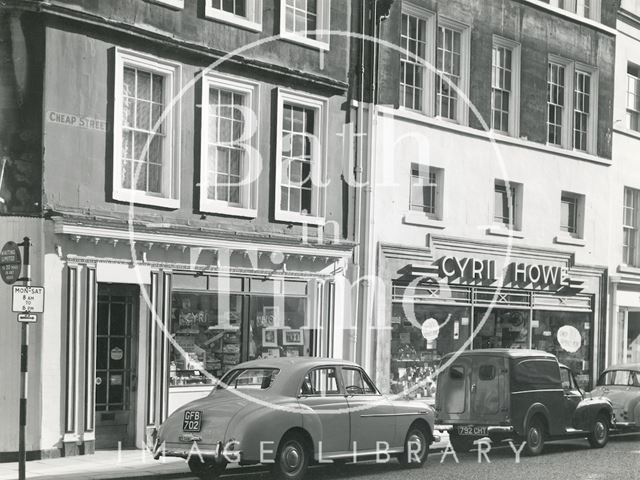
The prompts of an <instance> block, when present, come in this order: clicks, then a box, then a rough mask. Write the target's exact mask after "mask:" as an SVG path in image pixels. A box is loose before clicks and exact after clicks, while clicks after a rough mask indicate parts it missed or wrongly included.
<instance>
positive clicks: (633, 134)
mask: <svg viewBox="0 0 640 480" xmlns="http://www.w3.org/2000/svg"><path fill="white" fill-rule="evenodd" d="M613 131H614V132H615V133H621V134H622V135H627V136H628V137H632V138H636V139H638V140H640V132H637V131H636V130H631V129H630V128H626V127H613Z"/></svg>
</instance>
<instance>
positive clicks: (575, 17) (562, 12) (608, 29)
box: [525, 0, 617, 35]
mask: <svg viewBox="0 0 640 480" xmlns="http://www.w3.org/2000/svg"><path fill="white" fill-rule="evenodd" d="M525 1H526V3H529V4H531V5H535V6H536V7H539V8H541V9H544V10H547V11H549V12H553V13H555V14H556V15H560V16H563V17H565V18H570V19H571V20H574V21H576V22H579V23H582V24H584V25H588V26H590V27H593V28H597V29H598V30H602V31H603V32H607V33H609V34H611V35H616V33H617V32H616V30H615V29H613V28H611V27H607V26H606V25H604V24H602V23H600V22H598V21H596V20H592V19H590V18H586V17H582V16H580V15H577V14H575V13H572V12H569V11H567V10H563V9H561V8H557V7H552V6H551V5H549V4H548V3H546V2H543V1H540V0H525Z"/></svg>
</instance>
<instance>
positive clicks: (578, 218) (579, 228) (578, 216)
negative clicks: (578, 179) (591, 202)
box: [558, 190, 585, 239]
mask: <svg viewBox="0 0 640 480" xmlns="http://www.w3.org/2000/svg"><path fill="white" fill-rule="evenodd" d="M564 198H570V199H571V200H573V201H574V203H575V208H576V212H575V229H576V231H575V232H566V231H564V230H562V208H561V209H560V221H559V227H560V233H559V235H558V236H559V237H560V238H561V237H569V238H578V239H583V238H584V212H585V196H584V195H582V194H580V193H574V192H568V191H564V190H563V191H562V192H561V194H560V204H561V205H562V203H563V199H564Z"/></svg>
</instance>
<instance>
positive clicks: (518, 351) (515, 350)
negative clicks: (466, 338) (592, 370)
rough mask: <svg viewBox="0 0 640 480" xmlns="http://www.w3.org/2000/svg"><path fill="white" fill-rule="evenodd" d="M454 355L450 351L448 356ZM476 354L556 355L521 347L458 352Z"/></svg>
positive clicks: (464, 354) (501, 355)
mask: <svg viewBox="0 0 640 480" xmlns="http://www.w3.org/2000/svg"><path fill="white" fill-rule="evenodd" d="M451 355H454V354H452V353H450V354H449V356H451ZM476 355H488V356H494V357H495V356H500V357H508V358H524V357H542V358H553V359H555V358H556V356H555V355H553V354H551V353H549V352H543V351H542V350H529V349H521V348H483V349H482V350H465V351H463V352H460V356H461V357H467V356H476Z"/></svg>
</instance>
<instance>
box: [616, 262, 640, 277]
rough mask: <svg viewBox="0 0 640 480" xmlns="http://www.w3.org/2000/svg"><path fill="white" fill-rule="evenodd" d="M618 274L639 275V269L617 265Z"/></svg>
mask: <svg viewBox="0 0 640 480" xmlns="http://www.w3.org/2000/svg"><path fill="white" fill-rule="evenodd" d="M618 272H620V273H630V274H633V275H640V267H632V266H630V265H625V264H622V265H618Z"/></svg>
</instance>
